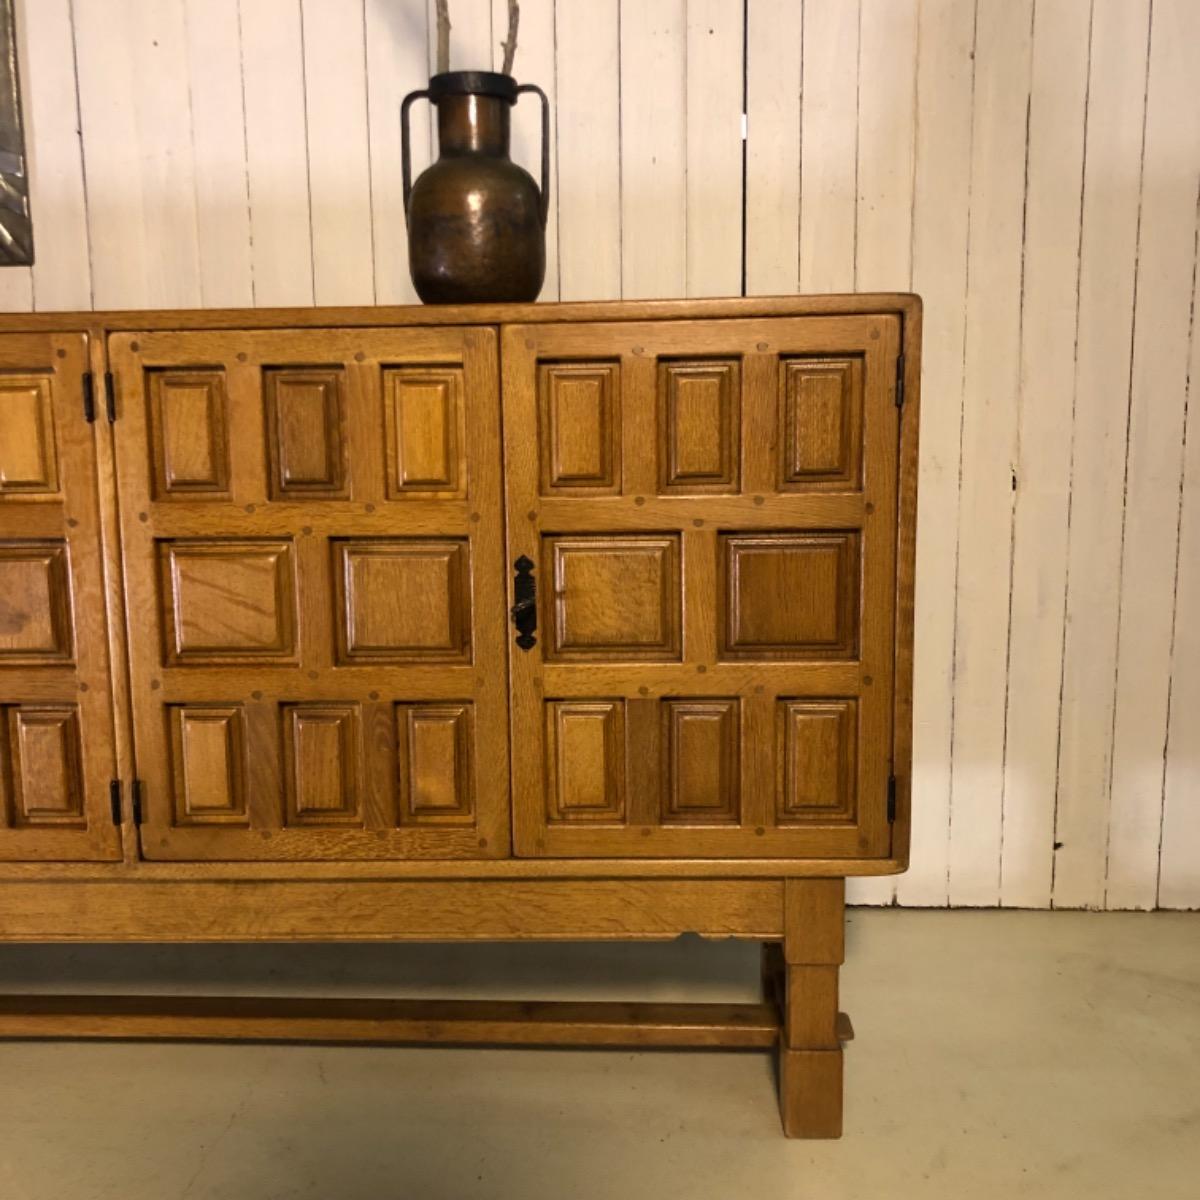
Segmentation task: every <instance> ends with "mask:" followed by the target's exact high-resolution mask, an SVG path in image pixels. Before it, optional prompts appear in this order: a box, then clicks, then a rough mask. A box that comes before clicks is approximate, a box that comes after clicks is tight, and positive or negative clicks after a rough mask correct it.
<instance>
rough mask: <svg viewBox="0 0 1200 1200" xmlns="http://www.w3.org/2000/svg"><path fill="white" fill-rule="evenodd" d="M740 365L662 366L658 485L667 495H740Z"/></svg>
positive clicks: (728, 362)
mask: <svg viewBox="0 0 1200 1200" xmlns="http://www.w3.org/2000/svg"><path fill="white" fill-rule="evenodd" d="M739 379H740V371H739V363H738V361H737V360H736V359H726V360H722V361H712V360H709V361H702V362H673V361H663V362H660V363H659V365H658V437H659V483H660V487H661V489H662V490H663V491H664V492H701V493H703V492H736V491H737V489H738V474H739V472H738V466H739V462H738V460H739V446H740V429H741V418H740V412H739V409H740V401H741V385H740V382H739Z"/></svg>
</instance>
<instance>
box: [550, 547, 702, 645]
mask: <svg viewBox="0 0 1200 1200" xmlns="http://www.w3.org/2000/svg"><path fill="white" fill-rule="evenodd" d="M546 541H547V543H548V544H547V547H546V549H547V550H548V552H549V553H548V554H546V555H543V561H546V560H547V559H548V560H549V562H550V564H551V570H550V576H551V581H552V585H553V597H552V604H551V613H552V617H551V620H552V624H553V637H552V642H551V645H552V656H553V657H557V658H588V659H604V658H624V659H628V658H636V659H673V658H678V657H679V626H680V603H681V597H680V584H679V579H680V575H679V538H678V535H659V536H651V537H644V536H638V535H630V536H628V537H607V536H601V537H556V536H550V537H548V538H547V539H546Z"/></svg>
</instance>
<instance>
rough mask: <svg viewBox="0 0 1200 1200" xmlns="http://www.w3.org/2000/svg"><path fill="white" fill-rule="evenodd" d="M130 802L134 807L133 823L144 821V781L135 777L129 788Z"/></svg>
mask: <svg viewBox="0 0 1200 1200" xmlns="http://www.w3.org/2000/svg"><path fill="white" fill-rule="evenodd" d="M129 796H130V802H131V805H132V808H133V823H134V824H135V825H140V824H141V823H142V781H141V780H140V779H135V780H134V781H133V783H132V785H131V786H130V789H129Z"/></svg>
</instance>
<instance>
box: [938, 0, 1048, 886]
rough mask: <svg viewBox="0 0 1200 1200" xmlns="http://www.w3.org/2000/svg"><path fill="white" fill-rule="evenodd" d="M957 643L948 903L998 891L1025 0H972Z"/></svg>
mask: <svg viewBox="0 0 1200 1200" xmlns="http://www.w3.org/2000/svg"><path fill="white" fill-rule="evenodd" d="M976 19H977V22H978V24H977V30H976V53H975V113H974V126H973V132H972V143H973V145H972V158H971V212H970V240H969V244H968V249H967V253H968V256H969V259H968V261H969V263H970V269H969V275H968V284H967V325H966V353H965V357H964V362H963V377H964V381H965V384H964V387H965V395H966V398H967V402H966V405H965V407H964V411H963V432H962V489H961V493H960V497H959V534H958V590H957V613H956V617H955V638H954V644H955V650H954V737H953V743H952V749H951V753H952V761H951V780H952V786H953V792H952V795H951V821H950V902H951V904H968V905H970V904H976V905H978V904H984V905H993V904H997V903H998V902H999V899H1000V826H1001V821H1000V815H1001V810H1000V794H1001V788H1002V786H1003V761H1004V710H1005V705H1004V694H1005V681H1006V679H1007V675H1008V604H1009V588H1010V574H1009V571H1010V565H1011V555H1010V548H1011V539H1012V496H1013V491H1012V465H1013V461H1014V459H1015V457H1016V432H1017V389H1018V382H1019V374H1018V364H1019V362H1020V328H1021V249H1022V238H1023V227H1022V214H1023V209H1024V204H1025V117H1026V106H1027V104H1028V99H1029V83H1030V76H1029V68H1030V29H1031V21H1032V11H1031V3H1029V2H1028V0H1026V2H1024V3H1009V2H1008V0H980V3H979V6H978V10H977V18H976Z"/></svg>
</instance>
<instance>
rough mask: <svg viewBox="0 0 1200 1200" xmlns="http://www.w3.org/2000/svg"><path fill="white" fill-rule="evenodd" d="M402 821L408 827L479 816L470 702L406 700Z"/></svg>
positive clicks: (401, 732)
mask: <svg viewBox="0 0 1200 1200" xmlns="http://www.w3.org/2000/svg"><path fill="white" fill-rule="evenodd" d="M396 722H397V726H398V728H397V743H398V745H399V748H400V800H401V820H402V821H403V823H404V824H406V825H438V824H457V825H461V824H470V823H471V822H472V821H473V820H474V810H475V804H474V791H475V787H474V767H473V761H474V746H473V743H474V730H473V722H472V706H471V705H470V704H457V703H451V704H401V705H397V708H396Z"/></svg>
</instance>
